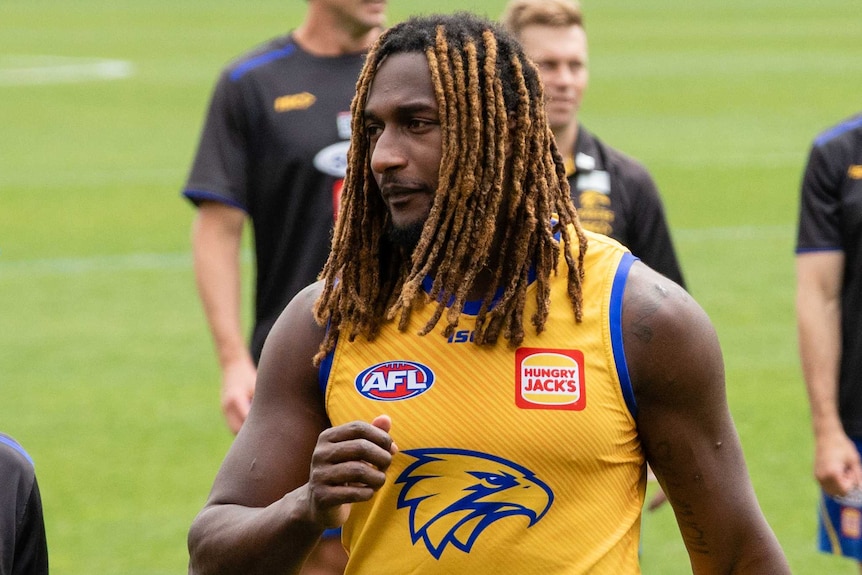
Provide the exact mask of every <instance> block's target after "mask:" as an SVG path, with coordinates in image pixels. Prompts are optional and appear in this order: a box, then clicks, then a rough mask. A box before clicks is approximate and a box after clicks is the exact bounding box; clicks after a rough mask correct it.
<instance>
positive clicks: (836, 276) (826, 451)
mask: <svg viewBox="0 0 862 575" xmlns="http://www.w3.org/2000/svg"><path fill="white" fill-rule="evenodd" d="M800 195H801V199H800V209H799V227H798V234H797V240H796V281H797V292H796V316H797V324H798V331H799V354H800V359H801V363H802V372H803V376H804V378H805V384H806V387H807V389H808V398H809V402H810V406H811V420H812V425H813V430H814V440H815V453H814V475H815V477H816V478H817V481H818V482H819V483H820V487H821V489H822V495H821V498H820V506H819V507H820V514H819V515H820V521H819V531H820V534H819V548H820V550H821V551H824V552H827V553H834V554H836V555H841V556H845V557H850V558H852V559H855V560H856V561H857V562H859V566H860V572H862V465H860V455H859V454H860V449H862V114H860V115H857V116H855V117H852V118H849V119H847V120H844V121H843V122H841V123H840V124H838V125H837V126H834V127H832V128H830V129H828V130H826V131H824V132H823V133H821V134H820V135H818V136H817V137H816V138H815V139H814V142H813V144H812V146H811V150H810V153H809V157H808V163H807V165H806V168H805V173H804V176H803V178H802V189H801V194H800Z"/></svg>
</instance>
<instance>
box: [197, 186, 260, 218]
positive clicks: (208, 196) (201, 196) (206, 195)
mask: <svg viewBox="0 0 862 575" xmlns="http://www.w3.org/2000/svg"><path fill="white" fill-rule="evenodd" d="M183 196H185V197H186V198H188V199H189V200H191V201H192V203H193V204H194V205H196V206H198V205H200V203H201V202H218V203H220V204H224V205H226V206H232V207H234V208H238V209H240V210H242V211H244V212H245V213H248V210H247V209H246V208H245V206H244V205H242V204H241V203H239V202H237V201H235V200H231V199H230V198H226V197H224V196H220V195H218V194H216V193H214V192H207V191H205V190H192V189H189V190H184V191H183Z"/></svg>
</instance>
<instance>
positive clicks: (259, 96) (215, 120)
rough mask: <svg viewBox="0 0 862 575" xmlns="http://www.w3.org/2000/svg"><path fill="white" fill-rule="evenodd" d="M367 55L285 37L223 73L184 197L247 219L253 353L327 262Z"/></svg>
mask: <svg viewBox="0 0 862 575" xmlns="http://www.w3.org/2000/svg"><path fill="white" fill-rule="evenodd" d="M363 62H364V55H362V54H350V55H345V56H339V57H331V58H330V57H317V56H313V55H311V54H308V53H307V52H304V51H303V50H302V49H301V48H300V47H299V46H298V45H297V44H296V43H295V42H293V40H292V39H291V37H290V36H284V37H280V38H276V39H274V40H271V41H269V42H267V43H266V44H264V45H262V46H260V47H258V48H256V49H255V50H253V51H251V52H249V53H247V54H245V55H243V56H242V57H240V58H239V59H238V60H236V61H234V62H232V63H231V64H229V65H228V66H227V67H226V68H225V69H224V70H223V71H222V74H221V77H220V78H219V81H218V83H217V85H216V87H215V90H214V92H213V95H212V100H211V102H210V107H209V112H208V114H207V117H206V121H205V124H204V127H203V133H202V135H201V139H200V143H199V148H198V151H197V155H196V157H195V160H194V164H193V167H192V170H191V174H190V176H189V179H188V182H187V184H186V188H185V190H184V192H183V194H184V195H185V196H186V197H187V198H189V199H190V200H191V201H193V202H195V204H199V203H200V202H202V201H207V200H212V201H216V202H222V203H225V204H228V205H232V206H235V207H238V208H240V209H242V210H244V211H245V212H247V213H248V215H249V216H250V218H251V221H252V225H253V228H254V245H255V255H256V265H257V272H256V273H257V278H256V288H255V327H254V332H253V335H252V353H253V355H254V358H255V361H256V360H257V359H258V358H259V356H260V350H261V348H262V347H263V341H264V339H265V338H266V335H267V333H269V330H270V328H271V327H272V324H273V323H274V322H275V320H276V319H277V318H278V315H279V314H280V313H281V311H282V310H283V309H284V307H285V306H286V305H287V303H288V302H289V301H290V299H291V298H292V297H293V296H294V295H295V294H296V293H297V292H299V291H300V290H301V289H302V288H304V287H305V286H306V285H308V284H310V283H312V282H314V281H315V280H316V279H317V274H318V273H319V272H320V271H321V269H322V268H323V264H324V263H326V258H327V255H328V254H329V248H330V240H331V230H332V226H333V221H334V214H335V212H336V210H337V196H338V193H339V192H340V189H341V182H342V179H343V177H344V173H345V169H346V162H347V147H348V144H349V138H350V104H351V101H352V99H353V95H354V93H355V91H356V81H357V79H358V77H359V73H360V71H361V69H362V64H363Z"/></svg>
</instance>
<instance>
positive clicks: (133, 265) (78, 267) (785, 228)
mask: <svg viewBox="0 0 862 575" xmlns="http://www.w3.org/2000/svg"><path fill="white" fill-rule="evenodd" d="M672 233H673V237H674V240H675V241H676V242H677V243H679V244H687V243H704V242H706V243H708V242H727V241H741V242H750V241H752V240H776V239H782V238H788V239H792V238H793V237H794V235H793V234H795V229H794V227H793V226H791V225H774V226H738V227H719V228H700V229H674V230H673V231H672ZM242 258H243V261H244V262H251V261H252V254H251V250H248V249H246V250H243V254H242ZM191 267H192V256H191V253H190V252H176V253H136V254H119V255H110V256H88V257H79V258H44V259H33V260H18V261H11V262H5V261H3V254H2V253H0V280H2V279H8V278H13V277H14V278H29V277H41V276H68V275H76V274H85V273H89V272H126V271H160V270H176V269H191Z"/></svg>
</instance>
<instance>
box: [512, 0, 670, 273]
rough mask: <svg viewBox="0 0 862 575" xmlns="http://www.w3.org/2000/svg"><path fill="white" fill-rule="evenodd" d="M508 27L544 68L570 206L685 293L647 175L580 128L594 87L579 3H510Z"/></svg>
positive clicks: (540, 0)
mask: <svg viewBox="0 0 862 575" xmlns="http://www.w3.org/2000/svg"><path fill="white" fill-rule="evenodd" d="M502 23H503V25H504V26H505V27H506V28H507V29H508V30H509V31H510V32H512V33H513V34H514V35H515V37H516V38H517V39H518V40H519V41H520V42H521V45H522V46H523V48H524V51H525V52H526V53H527V56H528V57H529V58H530V59H531V60H533V62H535V64H536V66H538V68H539V73H540V75H541V78H542V84H543V85H544V87H545V113H546V114H547V115H548V122H549V123H550V125H551V129H552V130H553V132H554V138H555V139H556V141H557V146H559V148H560V152H561V153H562V154H563V158H564V160H565V162H566V172H567V175H568V177H569V186H570V188H571V191H572V200H573V201H574V202H575V206H576V207H577V209H578V217H579V218H580V220H581V224H582V225H583V226H584V229H587V230H590V231H591V232H596V233H600V234H604V235H606V236H610V237H612V238H614V239H615V240H617V241H619V242H620V243H621V244H623V245H624V246H626V247H627V248H629V249H630V250H631V251H632V253H633V254H634V255H635V256H637V257H639V258H640V259H641V261H643V262H644V263H645V264H647V265H648V266H650V267H651V268H653V269H654V270H656V271H657V272H659V273H661V274H663V275H665V276H666V277H668V278H670V279H672V280H673V281H675V282H676V283H678V284H679V285H681V286H682V287H686V286H685V280H684V279H683V275H682V271H681V269H680V265H679V262H678V261H677V257H676V252H675V250H674V246H673V242H672V241H671V235H670V230H669V227H668V224H667V219H666V217H665V212H664V207H663V205H662V201H661V198H660V196H659V193H658V189H657V188H656V185H655V182H654V181H653V179H652V177H651V176H650V174H649V172H647V170H646V168H645V167H644V166H643V165H642V164H641V163H639V162H638V161H636V160H634V159H633V158H631V157H629V156H627V155H625V154H623V153H621V152H619V151H618V150H616V149H614V148H612V147H610V146H608V145H607V144H605V143H604V142H602V141H601V140H599V139H598V138H597V137H596V136H595V135H593V134H592V133H590V132H588V131H587V130H586V128H584V126H583V125H581V123H580V122H579V121H578V112H579V111H580V108H581V102H582V101H583V98H584V93H585V92H586V89H587V84H588V80H589V66H588V64H589V57H588V52H587V33H586V31H585V29H584V17H583V14H582V12H581V7H580V4H578V3H577V2H575V1H573V0H511V1H510V2H509V3H508V4H507V5H506V8H505V10H504V13H503V16H502Z"/></svg>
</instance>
